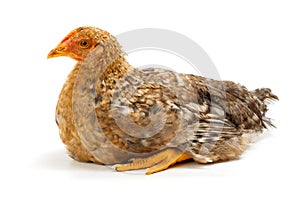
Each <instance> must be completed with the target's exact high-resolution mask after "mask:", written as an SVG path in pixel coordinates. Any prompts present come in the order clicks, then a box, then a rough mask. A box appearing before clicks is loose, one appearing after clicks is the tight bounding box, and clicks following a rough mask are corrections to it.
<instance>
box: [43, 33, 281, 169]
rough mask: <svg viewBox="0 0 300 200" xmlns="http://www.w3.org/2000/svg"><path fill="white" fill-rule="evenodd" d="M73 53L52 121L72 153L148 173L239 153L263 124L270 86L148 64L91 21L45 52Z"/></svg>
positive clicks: (84, 159) (77, 157)
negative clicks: (136, 62) (130, 57)
mask: <svg viewBox="0 0 300 200" xmlns="http://www.w3.org/2000/svg"><path fill="white" fill-rule="evenodd" d="M58 56H68V57H71V58H73V59H75V60H77V61H78V62H77V64H76V65H75V67H74V69H73V70H72V71H71V73H70V74H69V76H68V78H67V81H66V83H65V84H64V86H63V88H62V91H61V93H60V95H59V100H58V103H57V108H56V122H57V125H58V127H59V130H60V137H61V140H62V141H63V143H64V144H65V145H66V148H67V150H68V152H69V154H70V156H71V157H72V158H74V159H75V160H78V161H82V162H94V163H98V164H107V165H114V168H115V169H116V170H117V171H126V170H134V169H144V168H147V170H146V174H152V173H155V172H159V171H162V170H165V169H167V168H169V167H170V166H172V165H174V164H175V163H177V162H181V161H184V160H188V159H192V160H194V161H196V162H198V163H213V162H218V161H227V160H232V159H236V158H238V157H239V156H240V155H241V154H242V153H243V152H244V151H245V149H246V147H247V146H248V144H249V143H250V142H251V141H252V138H253V137H254V136H256V135H257V134H258V133H261V132H262V131H263V129H265V128H267V126H273V124H272V123H271V121H270V119H269V118H267V117H266V116H265V113H266V112H267V104H268V103H269V102H270V101H272V100H277V99H278V98H277V96H275V95H274V94H272V92H271V90H270V89H268V88H261V89H256V90H254V91H249V90H247V88H246V87H244V86H242V85H240V84H236V83H234V82H231V81H217V80H212V79H207V78H204V77H201V76H196V75H191V74H182V73H176V72H174V71H170V70H166V69H159V68H147V69H138V68H134V67H133V66H131V65H130V64H129V63H128V62H127V61H126V59H125V53H124V52H122V49H121V46H120V44H119V43H118V41H117V40H116V38H115V37H114V36H112V35H111V34H109V33H108V32H106V31H104V30H101V29H99V28H96V27H79V28H77V29H75V30H73V31H71V32H70V33H69V34H68V35H67V36H66V37H65V38H64V39H63V40H62V41H61V42H60V43H59V44H58V46H57V47H56V48H54V49H53V50H51V51H50V53H49V54H48V58H54V57H58Z"/></svg>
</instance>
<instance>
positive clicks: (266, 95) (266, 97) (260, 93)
mask: <svg viewBox="0 0 300 200" xmlns="http://www.w3.org/2000/svg"><path fill="white" fill-rule="evenodd" d="M252 93H253V95H254V96H256V97H257V98H258V99H259V100H260V101H261V102H262V109H261V110H262V116H263V122H264V123H266V124H267V125H269V126H272V127H275V126H274V124H272V122H271V119H270V118H268V117H266V116H265V113H266V112H267V111H268V106H267V105H268V104H270V103H271V102H273V101H275V100H279V98H278V97H277V96H276V95H275V94H273V93H272V91H271V89H269V88H259V89H256V90H254V91H252Z"/></svg>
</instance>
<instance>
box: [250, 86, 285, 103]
mask: <svg viewBox="0 0 300 200" xmlns="http://www.w3.org/2000/svg"><path fill="white" fill-rule="evenodd" d="M253 94H254V95H255V96H256V97H257V98H258V99H259V100H261V101H262V102H265V103H270V102H271V101H274V100H279V99H278V97H277V96H276V95H275V94H273V93H272V91H271V89H270V88H259V89H256V90H254V91H253Z"/></svg>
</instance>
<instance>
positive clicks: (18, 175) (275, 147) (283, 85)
mask: <svg viewBox="0 0 300 200" xmlns="http://www.w3.org/2000/svg"><path fill="white" fill-rule="evenodd" d="M8 2H9V3H8ZM95 2H96V1H95ZM180 2H182V1H180ZM197 2H198V4H195V3H190V2H188V1H184V3H175V1H170V2H165V3H164V1H154V0H153V1H148V3H145V2H141V1H132V2H125V1H120V2H113V1H105V2H103V1H102V2H101V3H100V2H99V3H93V2H92V1H64V2H63V1H55V0H52V1H47V2H45V1H30V0H28V1H2V2H1V3H0V4H1V5H0V6H1V10H2V11H1V14H0V15H1V22H0V23H1V31H0V36H1V37H0V38H1V48H0V51H1V54H0V55H1V67H0V70H1V72H0V83H1V84H0V87H1V88H0V89H1V94H2V95H1V96H2V97H1V104H0V117H1V118H0V119H1V133H0V134H1V142H0V143H1V145H0V153H1V165H0V176H1V177H0V184H1V192H0V199H58V197H60V198H61V199H62V198H65V199H91V198H95V199H108V198H109V199H110V198H112V199H114V198H118V199H122V198H126V199H127V198H128V199H129V198H130V199H161V198H174V197H178V199H182V198H184V199H204V198H206V199H207V198H209V199H221V198H222V199H260V198H268V199H272V198H275V197H278V198H280V199H283V198H285V199H299V197H300V196H299V192H298V191H297V190H298V187H299V186H297V182H298V180H299V178H300V176H299V167H300V166H299V161H298V158H299V155H298V152H299V139H300V137H299V135H300V134H299V128H298V126H299V122H298V121H299V120H298V114H299V106H298V100H299V89H298V87H299V73H297V72H296V70H297V69H298V68H299V66H300V60H299V53H300V51H299V47H300V37H299V35H300V26H299V19H300V12H299V8H300V6H299V5H298V2H297V1H288V0H287V1H262V0H259V1H254V0H253V1H248V3H245V1H209V2H210V3H208V1H207V2H205V3H204V2H201V1H197ZM81 25H93V26H98V27H101V28H103V29H106V30H108V31H109V32H111V33H112V34H114V35H116V34H119V33H122V32H124V31H128V30H132V29H137V28H148V27H153V28H165V29H170V30H174V31H177V32H179V33H182V34H184V35H186V36H187V37H190V38H191V39H193V40H194V41H196V42H197V43H198V44H199V45H200V46H201V47H202V48H204V50H205V51H206V52H207V53H208V54H209V55H210V57H211V58H212V59H213V61H214V63H215V65H216V66H217V67H218V70H219V73H220V74H221V77H222V78H223V79H229V80H233V81H236V82H240V83H242V84H244V85H246V86H247V87H248V88H249V89H255V88H257V87H271V88H272V89H273V91H274V93H276V94H277V95H278V96H279V97H280V101H279V102H277V103H276V104H274V105H273V106H271V107H270V112H269V116H271V117H272V118H274V119H275V123H276V125H277V127H278V128H277V129H272V130H270V131H269V133H266V134H265V135H264V136H263V137H261V138H260V139H259V140H258V141H257V143H255V144H254V145H252V146H251V147H250V148H249V149H248V151H247V152H246V153H245V154H244V155H243V156H242V158H241V159H240V160H237V161H232V162H227V163H219V164H215V165H206V166H203V165H196V164H194V163H188V164H182V165H177V166H176V167H174V168H171V169H169V170H167V171H164V172H161V173H157V174H154V175H151V176H144V175H143V171H139V172H130V173H117V172H114V171H113V170H111V169H109V168H107V167H103V166H98V165H92V164H84V163H78V162H75V161H72V160H71V159H69V158H68V157H67V155H66V153H65V150H64V147H63V145H62V143H61V142H60V139H59V136H58V130H57V127H56V124H55V122H54V110H55V106H56V101H57V96H58V94H59V91H60V89H61V87H62V84H63V82H64V80H65V78H66V76H67V74H68V72H69V71H70V70H71V68H72V66H73V65H74V62H73V61H71V60H69V59H67V58H58V59H53V60H46V55H47V53H48V52H49V51H50V50H51V49H52V48H53V47H54V46H55V45H56V44H57V43H58V42H59V41H60V40H61V39H62V37H64V36H65V34H67V33H68V32H69V31H70V30H72V29H74V28H76V27H78V26H81Z"/></svg>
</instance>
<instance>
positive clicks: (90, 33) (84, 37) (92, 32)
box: [48, 26, 112, 61]
mask: <svg viewBox="0 0 300 200" xmlns="http://www.w3.org/2000/svg"><path fill="white" fill-rule="evenodd" d="M110 37H112V36H111V35H110V34H109V33H108V32H106V31H104V30H101V29H99V28H96V27H90V26H86V27H79V28H77V29H75V30H73V31H71V32H70V33H69V34H68V35H67V36H66V37H65V38H64V39H63V40H62V41H61V42H60V43H59V44H58V45H57V47H56V48H54V49H52V50H51V51H50V53H49V54H48V58H54V57H59V56H68V57H71V58H73V59H75V60H78V61H82V60H84V59H85V58H86V56H87V55H88V54H89V53H90V52H91V51H92V50H93V49H94V48H95V47H96V46H97V45H98V44H100V43H101V41H104V40H107V39H108V38H110Z"/></svg>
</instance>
